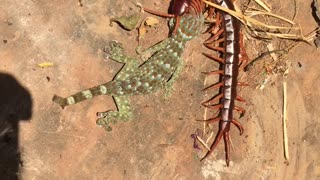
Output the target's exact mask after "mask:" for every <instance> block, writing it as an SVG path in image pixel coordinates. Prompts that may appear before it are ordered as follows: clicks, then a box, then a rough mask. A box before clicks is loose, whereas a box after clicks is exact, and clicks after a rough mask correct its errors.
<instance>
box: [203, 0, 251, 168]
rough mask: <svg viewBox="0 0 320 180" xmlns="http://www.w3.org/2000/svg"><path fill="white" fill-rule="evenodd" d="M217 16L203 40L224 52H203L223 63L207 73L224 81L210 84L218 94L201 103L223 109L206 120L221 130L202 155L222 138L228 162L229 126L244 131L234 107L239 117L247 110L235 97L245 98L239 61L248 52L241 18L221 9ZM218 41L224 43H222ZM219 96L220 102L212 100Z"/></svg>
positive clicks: (224, 2)
mask: <svg viewBox="0 0 320 180" xmlns="http://www.w3.org/2000/svg"><path fill="white" fill-rule="evenodd" d="M214 1H215V3H216V4H218V5H220V6H222V7H224V8H228V9H230V10H235V8H234V5H233V3H232V2H231V1H229V0H214ZM213 12H214V10H213V8H210V9H209V16H211V15H212V14H213ZM216 17H217V18H218V19H217V21H216V23H215V26H213V27H211V28H209V30H207V32H211V33H212V36H211V37H210V38H209V39H207V40H206V41H205V42H204V45H205V46H206V47H207V48H209V49H212V50H216V51H219V52H220V53H221V54H222V56H219V57H217V56H214V55H211V54H207V53H203V54H204V55H205V56H206V57H208V58H210V59H212V60H214V61H217V62H219V63H220V64H221V66H222V69H221V70H217V71H211V72H207V73H206V74H208V75H213V74H218V75H221V78H220V79H221V81H220V82H218V83H216V84H213V85H210V86H208V87H207V88H205V90H209V89H215V88H220V92H219V94H218V95H215V96H213V97H211V98H210V99H209V100H207V101H205V102H204V103H202V104H203V105H204V106H205V107H207V108H210V109H213V110H217V109H219V110H220V112H219V114H218V116H217V117H214V118H210V119H207V120H205V121H206V122H207V123H214V122H219V130H218V133H217V134H216V136H215V139H214V141H213V143H212V144H211V146H210V150H209V151H208V152H207V153H206V154H205V156H204V157H203V158H202V159H201V161H202V160H204V159H205V158H207V157H208V156H209V155H210V154H211V153H212V152H213V150H214V149H215V148H216V147H217V145H218V143H219V142H220V140H221V139H222V138H223V139H224V143H225V156H226V164H227V166H229V162H230V134H229V131H230V126H231V124H234V125H235V126H236V127H237V128H238V129H239V131H240V135H242V134H243V131H244V128H243V126H242V125H241V124H240V123H239V122H238V121H237V120H236V119H234V114H233V110H237V111H240V112H241V114H240V117H242V116H243V115H244V114H245V110H244V109H243V108H240V107H237V106H235V100H239V101H244V99H243V98H241V97H240V96H238V95H237V85H245V83H239V82H238V79H237V77H238V74H239V68H240V64H241V63H242V62H243V60H242V59H240V56H241V54H243V55H242V56H246V54H245V51H244V50H243V49H242V47H241V46H242V40H241V39H242V37H241V34H240V22H239V21H238V20H237V19H236V18H234V17H232V16H231V15H229V14H227V13H225V12H222V11H218V12H217V16H216ZM219 26H221V29H220V30H218V31H217V32H216V33H213V29H214V28H217V27H219ZM219 45H223V46H222V47H221V46H219ZM217 100H219V103H218V104H213V102H215V101H217Z"/></svg>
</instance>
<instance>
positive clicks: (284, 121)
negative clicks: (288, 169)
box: [282, 82, 289, 160]
mask: <svg viewBox="0 0 320 180" xmlns="http://www.w3.org/2000/svg"><path fill="white" fill-rule="evenodd" d="M282 128H283V146H284V157H285V159H286V160H289V148H288V133H287V83H286V82H283V112H282Z"/></svg>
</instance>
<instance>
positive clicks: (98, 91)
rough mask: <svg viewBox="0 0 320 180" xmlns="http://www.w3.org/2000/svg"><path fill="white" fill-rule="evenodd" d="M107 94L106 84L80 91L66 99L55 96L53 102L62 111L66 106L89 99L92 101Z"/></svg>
mask: <svg viewBox="0 0 320 180" xmlns="http://www.w3.org/2000/svg"><path fill="white" fill-rule="evenodd" d="M105 94H107V87H106V86H105V84H102V85H99V86H96V87H92V88H90V89H87V90H84V91H80V92H78V93H75V94H73V95H71V96H68V97H66V98H63V97H60V96H58V95H54V96H53V98H52V101H53V102H55V103H57V104H59V105H60V106H61V107H62V109H64V107H66V106H69V105H72V104H76V103H79V102H81V101H84V100H87V99H92V98H93V97H95V96H99V95H105Z"/></svg>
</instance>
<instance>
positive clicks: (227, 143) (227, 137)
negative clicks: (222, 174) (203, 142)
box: [223, 131, 231, 167]
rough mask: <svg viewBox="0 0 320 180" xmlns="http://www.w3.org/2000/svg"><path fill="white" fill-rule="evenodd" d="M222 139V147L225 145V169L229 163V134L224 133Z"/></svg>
mask: <svg viewBox="0 0 320 180" xmlns="http://www.w3.org/2000/svg"><path fill="white" fill-rule="evenodd" d="M223 139H224V145H225V151H226V163H227V167H229V163H230V145H231V144H230V134H229V131H226V132H224V135H223Z"/></svg>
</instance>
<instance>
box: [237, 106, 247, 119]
mask: <svg viewBox="0 0 320 180" xmlns="http://www.w3.org/2000/svg"><path fill="white" fill-rule="evenodd" d="M234 110H236V111H239V112H240V118H241V117H243V116H244V114H245V113H246V110H245V109H243V108H241V107H238V106H234Z"/></svg>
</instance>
